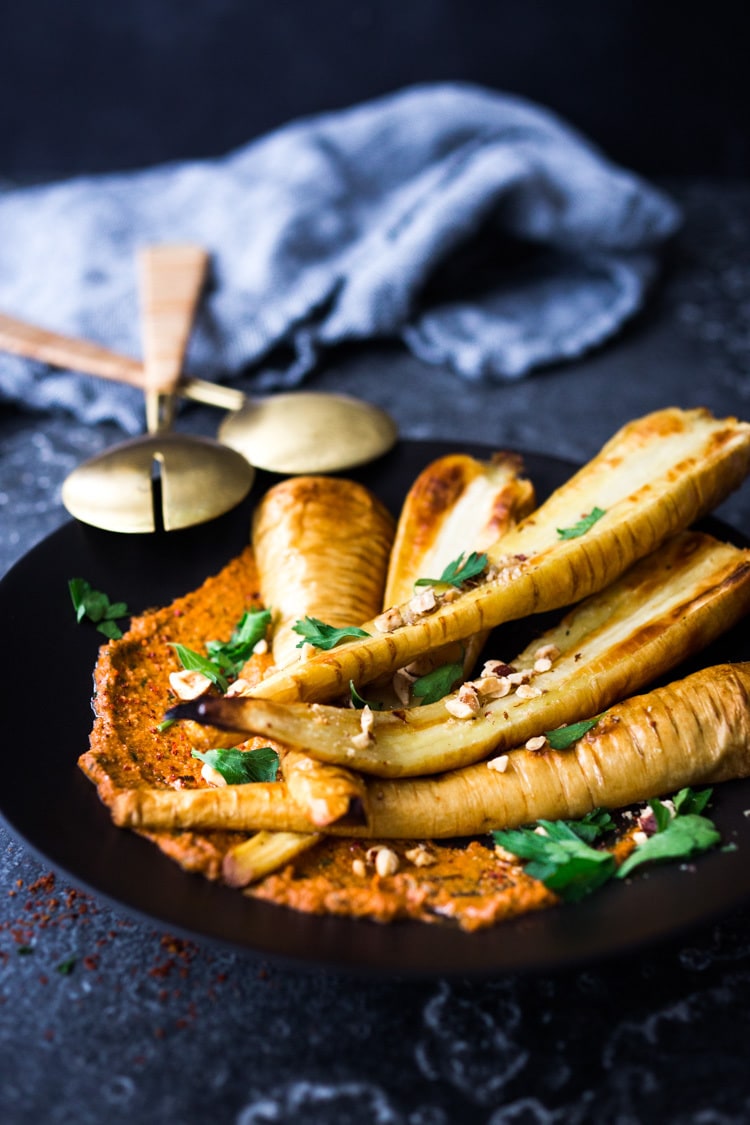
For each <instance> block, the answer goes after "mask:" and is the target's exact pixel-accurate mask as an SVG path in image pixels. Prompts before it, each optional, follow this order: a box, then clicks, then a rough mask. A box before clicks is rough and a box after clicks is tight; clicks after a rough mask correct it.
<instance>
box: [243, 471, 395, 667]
mask: <svg viewBox="0 0 750 1125" xmlns="http://www.w3.org/2000/svg"><path fill="white" fill-rule="evenodd" d="M394 531H395V526H394V521H393V517H392V516H391V515H390V513H389V512H388V511H387V509H386V508H385V507H384V505H383V504H382V503H381V502H380V500H378V499H377V497H376V496H374V495H373V493H371V492H370V491H369V489H366V488H365V487H364V486H363V485H361V484H357V483H356V482H355V481H350V480H344V479H340V478H337V477H309V476H307V477H293V478H291V479H289V480H285V481H282V482H281V483H280V484H277V485H276V486H275V487H274V488H271V489H269V491H268V492H267V493H266V494H265V496H264V497H263V499H262V500H261V502H260V503H259V505H258V507H257V509H256V511H255V516H254V518H253V531H252V544H253V550H254V552H255V561H256V565H257V567H258V578H259V583H260V591H261V596H262V598H263V601H264V604H265V605H267V606H269V607H270V608H271V610H272V612H273V622H272V652H273V657H274V661H275V663H276V665H277V666H280V667H281V666H283V665H285V664H289V663H292V662H296V661H297V660H298V659H299V657H300V649H299V648H298V645H300V643H301V638H300V637H299V635H298V634H297V633H295V632H294V631H293V626H294V623H295V622H296V621H297V620H298V619H299V618H303V617H307V616H309V617H318V618H321V619H322V620H324V621H325V622H326V624H328V625H335V626H336V627H337V628H340V627H342V626H344V625H358V624H359V623H360V622H362V621H366V620H368V618H370V617H374V616H375V615H376V614H377V613H379V612H380V608H381V604H382V598H383V588H384V585H385V578H386V571H387V568H388V557H389V553H390V549H391V545H392V543H393V536H394Z"/></svg>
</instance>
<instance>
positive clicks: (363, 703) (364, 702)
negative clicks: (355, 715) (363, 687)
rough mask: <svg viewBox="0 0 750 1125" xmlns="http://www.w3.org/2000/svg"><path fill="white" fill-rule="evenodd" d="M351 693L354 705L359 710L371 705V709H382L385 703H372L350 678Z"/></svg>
mask: <svg viewBox="0 0 750 1125" xmlns="http://www.w3.org/2000/svg"><path fill="white" fill-rule="evenodd" d="M349 694H350V695H351V699H352V705H353V706H354V707H355V708H356V710H357V711H361V710H362V709H363V707H369V708H370V710H371V711H382V710H383V704H382V703H378V702H377V701H376V702H374V703H371V702H370V700H369V699H363V698H362V696H361V695H360V694H359V692H358V691H357V689H356V688H355V686H354V680H349Z"/></svg>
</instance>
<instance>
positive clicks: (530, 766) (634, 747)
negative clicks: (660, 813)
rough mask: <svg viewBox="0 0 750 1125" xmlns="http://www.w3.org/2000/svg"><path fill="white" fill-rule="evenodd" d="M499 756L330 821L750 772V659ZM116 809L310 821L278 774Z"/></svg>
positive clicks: (192, 823)
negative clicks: (542, 746) (570, 735)
mask: <svg viewBox="0 0 750 1125" xmlns="http://www.w3.org/2000/svg"><path fill="white" fill-rule="evenodd" d="M503 757H506V756H505V755H504V756H503ZM493 761H494V760H493ZM491 765H492V763H487V762H483V763H480V764H478V765H473V766H467V767H466V768H465V769H460V770H453V771H451V772H450V773H446V774H442V775H440V776H439V777H429V778H415V779H405V780H398V781H388V780H374V781H372V782H370V783H369V788H370V820H369V824H368V825H367V826H360V825H351V826H349V825H343V824H341V823H338V824H336V825H333V826H331V828H330V829H329V831H330V832H331V833H332V834H334V835H347V836H371V837H383V838H392V839H399V838H408V839H414V838H416V839H430V838H434V839H438V838H446V837H452V836H473V835H478V834H480V833H484V832H489V831H491V830H493V829H499V828H513V827H516V826H518V825H521V824H528V823H530V822H532V821H535V820H539V819H548V820H556V819H560V818H577V817H581V816H584V815H585V814H586V813H587V812H589V811H591V810H592V809H594V808H597V807H600V806H605V807H608V808H618V807H622V806H623V805H628V804H631V803H633V802H636V801H644V800H647V799H648V798H649V797H653V796H655V795H659V794H664V793H667V792H672V791H674V790H675V789H679V788H682V787H683V786H686V785H703V784H711V783H714V782H720V781H728V780H731V779H734V778H739V777H747V776H748V775H750V664H723V665H719V666H717V667H713V668H707V669H704V670H702V671H700V672H696V673H695V674H694V675H692V676H688V677H686V678H685V679H683V680H679V681H677V682H676V683H673V684H670V685H668V686H667V687H663V688H657V689H655V690H654V691H651V692H648V693H647V694H646V695H641V696H636V697H634V698H631V699H629V700H626V701H625V702H624V703H621V704H618V705H616V706H615V707H613V708H611V709H610V710H609V711H608V712H607V713H606V714H605V715H604V716H603V717H602V718H600V720H599V721H598V723H597V724H596V726H595V727H594V728H593V729H592V730H590V731H589V732H588V733H587V734H585V735H584V736H583V737H582V738H581V739H579V741H578V742H577V743H575V744H574V746H573V747H571V748H570V749H568V750H559V751H558V750H551V749H549V748H547V749H546V750H544V751H543V752H541V753H532V752H531V751H529V750H527V749H525V748H524V747H520V748H518V749H515V750H512V751H510V752H509V753H508V755H507V760H506V761H504V762H503V763H502V765H503V769H502V770H499V769H497V768H494V769H493V768H490V767H491ZM259 790H262V793H261V794H259V793H258V791H259ZM112 815H113V818H114V820H115V823H116V824H119V825H121V826H124V827H131V828H151V829H157V828H158V829H163V828H231V829H241V830H243V831H245V830H250V829H254V828H268V827H273V828H281V829H284V830H285V831H295V832H296V831H305V828H306V827H308V826H307V825H306V822H305V818H304V815H303V814H302V813H301V811H300V810H299V809H298V808H297V807H296V806H295V805H294V802H293V801H292V800H291V798H290V797H289V795H288V793H287V791H286V786H285V785H283V784H278V783H275V784H271V785H262V784H259V785H237V786H228V787H226V788H224V789H216V790H210V789H185V790H181V791H176V790H171V789H134V790H127V791H124V792H121V793H119V794H117V795H116V796H115V798H114V800H113V802H112ZM308 830H309V827H308Z"/></svg>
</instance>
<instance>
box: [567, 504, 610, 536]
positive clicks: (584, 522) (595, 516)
mask: <svg viewBox="0 0 750 1125" xmlns="http://www.w3.org/2000/svg"><path fill="white" fill-rule="evenodd" d="M606 514H607V513H606V511H605V510H604V508H592V509H591V511H590V512H589V514H588V515H587V516H584V517H583V519H580V520H579V521H578V523H574V524H573V525H572V527H558V529H557V534H558V536H559V537H560V539H578V538H580V536H581V535H585V534H586V532H587V531H590V530H591V528H592V527H593V526H594V524H595V523H596V521H597V520H600V519H601V518H602V516H604V515H606Z"/></svg>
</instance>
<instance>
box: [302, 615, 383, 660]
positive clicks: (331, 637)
mask: <svg viewBox="0 0 750 1125" xmlns="http://www.w3.org/2000/svg"><path fill="white" fill-rule="evenodd" d="M292 629H293V631H294V632H295V633H299V635H300V636H301V637H302V640H301V641H300V642H299V644H298V645H297V648H302V646H303V645H314V646H315V648H322V649H324V650H325V651H326V652H327V651H328V650H329V649H332V648H335V647H336V645H337V644H340V642H341V641H345V640H347V639H348V638H350V637H369V636H370V634H369V633H366V632H365V631H364V629H358V628H357V626H356V625H347V626H345V627H344V628H343V629H336V628H334V626H333V625H326V623H325V622H324V621H318V619H317V617H303V618H302V620H301V621H295V623H294V625H292Z"/></svg>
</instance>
